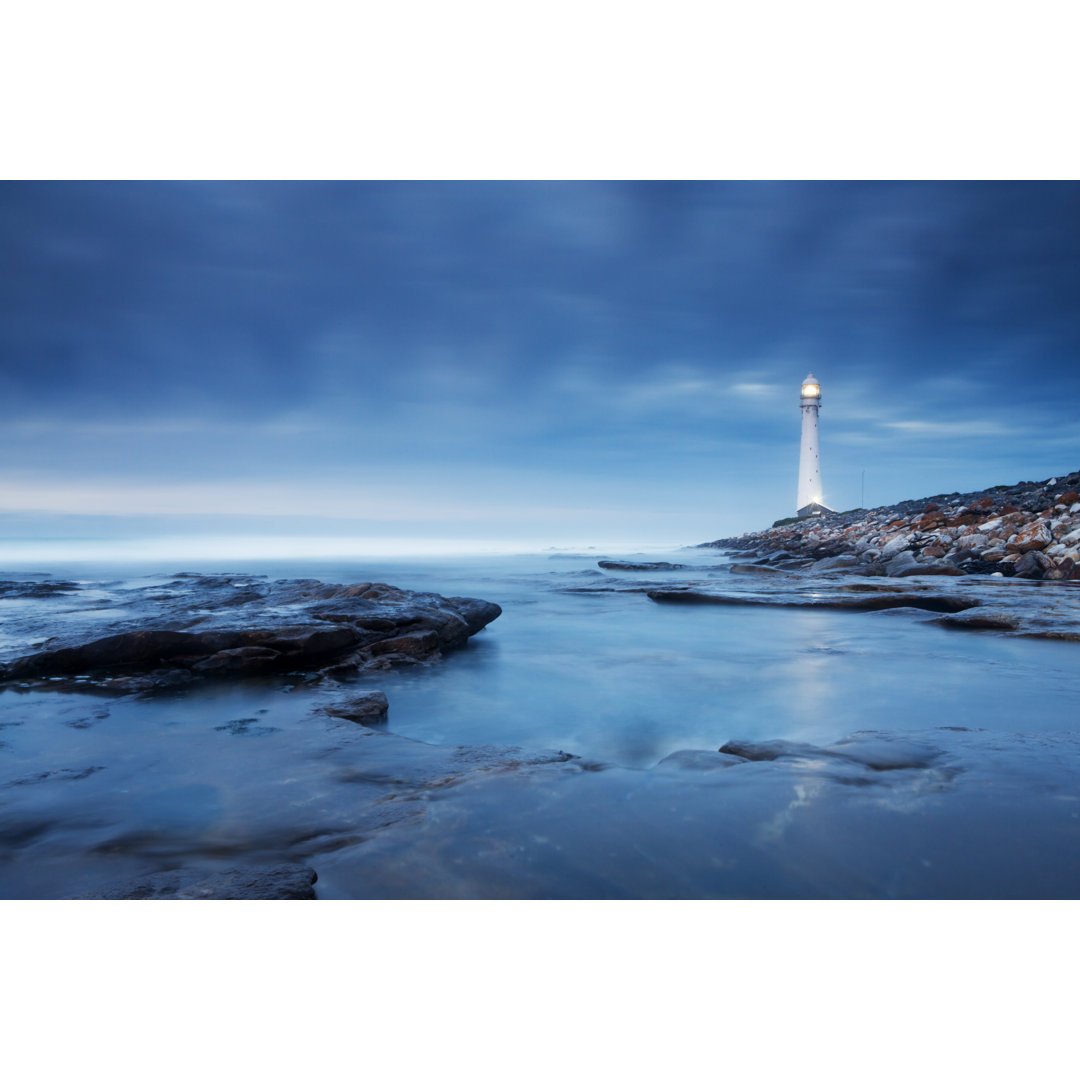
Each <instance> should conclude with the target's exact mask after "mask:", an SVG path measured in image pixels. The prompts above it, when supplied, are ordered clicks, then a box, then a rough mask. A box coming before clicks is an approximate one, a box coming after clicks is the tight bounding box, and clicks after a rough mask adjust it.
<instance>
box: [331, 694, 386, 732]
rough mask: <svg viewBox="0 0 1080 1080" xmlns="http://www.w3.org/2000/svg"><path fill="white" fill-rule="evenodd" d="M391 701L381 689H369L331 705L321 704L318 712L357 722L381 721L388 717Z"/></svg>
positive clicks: (370, 722)
mask: <svg viewBox="0 0 1080 1080" xmlns="http://www.w3.org/2000/svg"><path fill="white" fill-rule="evenodd" d="M389 710H390V703H389V702H388V701H387V700H386V695H385V694H384V693H383V692H382V691H381V690H369V691H368V692H367V693H365V694H354V695H353V696H352V697H349V698H345V699H343V700H341V701H335V702H333V704H330V705H321V706H320V707H319V708H318V710H317V711H318V712H320V713H322V714H323V715H324V716H334V717H337V718H338V719H341V720H352V721H354V722H355V723H357V724H372V723H379V722H380V721H383V720H385V719H386V714H387V713H388V712H389Z"/></svg>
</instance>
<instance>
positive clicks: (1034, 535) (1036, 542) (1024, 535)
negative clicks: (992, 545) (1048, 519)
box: [1005, 521, 1052, 555]
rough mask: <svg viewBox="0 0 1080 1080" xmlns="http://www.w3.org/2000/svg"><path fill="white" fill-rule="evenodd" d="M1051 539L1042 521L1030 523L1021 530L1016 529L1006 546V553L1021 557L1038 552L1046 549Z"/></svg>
mask: <svg viewBox="0 0 1080 1080" xmlns="http://www.w3.org/2000/svg"><path fill="white" fill-rule="evenodd" d="M1051 540H1052V537H1051V535H1050V530H1049V529H1048V528H1047V527H1046V525H1045V523H1044V522H1042V521H1032V522H1030V523H1029V524H1027V525H1025V526H1024V527H1023V528H1021V529H1017V531H1016V535H1015V537H1013V539H1012V540H1010V541H1009V543H1008V544H1006V545H1005V546H1006V548H1007V550H1008V551H1010V552H1011V553H1013V554H1015V555H1023V554H1026V553H1027V552H1029V551H1040V550H1042V549H1043V548H1044V547H1048V546H1049V544H1050V542H1051Z"/></svg>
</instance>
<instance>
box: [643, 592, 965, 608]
mask: <svg viewBox="0 0 1080 1080" xmlns="http://www.w3.org/2000/svg"><path fill="white" fill-rule="evenodd" d="M646 595H647V596H648V597H649V599H650V600H655V601H656V602H657V603H659V604H722V605H731V606H762V607H812V608H830V609H833V610H836V611H887V610H889V609H891V608H917V609H919V610H921V611H938V612H954V611H966V610H967V609H968V608H972V607H976V606H978V604H979V600H978V599H977V598H975V597H960V596H948V595H940V596H935V595H927V594H925V593H915V592H912V593H903V592H892V593H879V592H876V591H875V592H873V593H870V594H864V595H858V596H850V595H836V594H833V595H828V596H821V595H818V594H816V593H815V594H811V595H793V594H791V593H784V594H774V595H768V596H749V595H738V594H724V593H712V592H708V593H706V592H701V591H699V590H695V589H651V590H650V591H649V592H648V593H647V594H646Z"/></svg>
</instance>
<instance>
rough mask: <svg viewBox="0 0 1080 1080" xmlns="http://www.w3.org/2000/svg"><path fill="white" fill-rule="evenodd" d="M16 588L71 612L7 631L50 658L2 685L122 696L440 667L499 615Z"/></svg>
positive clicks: (398, 602)
mask: <svg viewBox="0 0 1080 1080" xmlns="http://www.w3.org/2000/svg"><path fill="white" fill-rule="evenodd" d="M8 584H12V583H8ZM13 584H15V585H17V586H18V587H19V591H18V592H17V593H16V594H13V595H19V596H26V595H31V596H37V595H38V594H37V593H35V592H33V590H34V589H36V588H47V589H49V590H52V591H50V592H49V593H48V595H50V596H52V595H53V593H54V592H56V591H59V592H61V593H62V594H63V595H64V597H65V599H66V600H67V605H68V606H67V607H65V608H61V609H54V610H51V611H41V610H38V611H36V612H35V613H33V615H31V616H29V617H27V618H26V619H25V620H24V621H23V626H22V627H20V625H19V620H18V618H17V617H16V618H15V619H12V620H9V622H8V624H7V625H8V627H9V628H10V629H12V630H18V629H20V628H21V629H23V631H24V636H25V637H27V638H31V637H33V636H36V634H37V633H41V634H42V635H43V636H44V638H45V640H44V641H43V642H39V643H38V644H43V645H45V646H46V647H45V648H41V649H39V651H36V652H31V653H28V654H25V655H16V656H13V657H11V658H9V659H7V661H6V663H4V664H3V665H2V666H0V684H3V683H11V682H17V683H20V684H24V685H34V684H39V683H41V682H43V681H49V682H51V683H57V682H62V681H63V680H70V681H71V682H72V684H73V685H78V686H81V687H83V688H94V687H96V688H99V689H107V690H111V691H116V692H121V693H132V692H140V691H149V690H161V689H176V688H179V687H183V686H185V685H187V684H189V683H191V682H193V681H195V680H201V679H214V678H217V679H220V678H245V677H251V676H264V675H282V674H297V673H303V674H305V675H312V674H321V675H331V676H339V677H340V676H348V675H349V674H355V673H356V672H359V671H364V670H373V669H374V670H386V669H388V668H390V667H392V666H394V665H396V664H413V663H420V662H427V661H433V660H438V659H439V658H440V657H441V656H442V654H443V652H444V651H447V650H450V649H455V648H458V647H460V646H462V645H464V644H465V642H466V641H467V640H468V638H469V637H470V636H471V635H473V634H475V633H477V632H479V631H480V630H482V629H483V628H484V627H485V626H486V625H487V624H488V623H490V622H491V621H492V620H493V619H496V618H497V617H498V616H499V614H500V613H501V609H500V608H499V606H498V605H497V604H492V603H489V602H487V601H485V600H478V599H473V598H468V597H445V596H439V595H437V594H435V593H419V592H409V591H407V590H403V589H398V588H395V587H394V586H391V585H386V584H381V583H361V584H355V585H333V584H325V583H323V582H320V581H315V580H280V581H267V580H265V579H260V578H256V577H251V576H243V575H235V576H233V575H198V574H179V575H176V576H175V577H174V578H173V579H172V580H171V581H169V582H167V583H166V584H163V585H153V586H145V587H142V588H112V589H110V588H109V587H107V586H97V587H90V588H86V589H82V588H80V586H78V585H76V584H73V583H70V582H61V583H52V582H44V583H43V582H23V583H13ZM27 590H31V591H30V592H29V593H28V592H27ZM88 613H92V614H93V615H94V616H95V620H94V621H95V622H97V623H98V626H97V630H98V632H97V633H95V634H93V635H90V634H89V633H88V632H87V631H86V629H85V628H84V626H85V622H86V619H85V616H86V615H87V614H88ZM35 620H36V622H35ZM104 629H109V630H111V632H109V633H101V632H100V631H101V630H104ZM8 651H9V652H10V651H11V648H9V650H8Z"/></svg>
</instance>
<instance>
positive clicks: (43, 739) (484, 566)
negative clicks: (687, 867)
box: [0, 552, 1080, 896]
mask: <svg viewBox="0 0 1080 1080" xmlns="http://www.w3.org/2000/svg"><path fill="white" fill-rule="evenodd" d="M597 557H598V554H597V553H588V554H582V555H579V556H569V555H566V554H559V555H557V556H554V557H553V556H551V555H536V556H503V557H494V558H486V559H478V558H456V559H449V560H444V561H441V562H436V561H434V560H424V561H419V560H401V561H398V562H379V563H373V562H370V561H366V562H351V563H316V562H292V563H252V564H248V565H239V564H235V563H231V564H230V565H228V566H213V567H200V566H178V565H176V566H157V567H146V566H143V567H139V568H137V573H136V572H134V571H133V569H132V568H131V567H121V566H110V565H103V564H102V565H87V564H82V565H73V566H54V567H51V568H50V569H51V571H52V573H53V576H54V578H56V579H68V580H76V581H80V582H112V585H111V586H110V587H109V588H106V589H104V590H102V589H97V588H94V589H89V588H88V589H87V591H85V592H84V593H79V594H68V595H58V596H53V597H49V598H46V599H40V600H25V599H0V618H3V620H4V621H3V623H2V624H0V632H2V634H3V636H2V637H0V649H2V651H3V654H4V657H5V658H9V657H10V656H12V655H18V654H19V653H20V651H30V650H29V649H28V648H25V646H26V645H29V643H30V642H31V641H35V640H40V637H41V635H42V634H45V633H47V630H48V626H49V624H50V620H53V621H55V619H56V616H57V613H59V612H68V613H70V614H71V616H72V617H74V618H77V619H79V620H80V621H83V622H85V625H86V629H87V631H88V632H92V631H93V626H94V622H95V620H98V619H100V618H102V617H104V614H107V609H104V608H102V607H101V605H102V604H103V603H104V602H106V601H107V600H108V599H109V597H110V596H113V597H115V595H116V590H117V588H118V587H120V588H122V587H123V584H125V583H126V584H129V585H131V584H136V583H139V584H145V583H146V579H147V577H148V576H149V577H151V579H152V580H155V581H161V582H164V581H166V580H168V579H167V577H165V576H164V575H166V574H171V573H173V572H175V571H177V570H192V569H194V570H200V571H202V570H205V571H206V572H218V571H222V572H244V573H254V574H265V575H267V576H268V577H270V578H272V579H273V578H281V577H305V578H319V579H321V580H324V581H333V582H345V583H347V582H357V581H362V580H376V581H387V582H389V583H391V584H394V585H398V586H400V587H402V588H407V589H417V590H424V591H434V592H440V593H443V594H444V595H464V596H477V597H481V598H483V599H487V600H493V601H495V602H497V603H499V604H501V605H502V607H503V614H502V616H501V617H500V618H499V619H497V620H496V621H495V622H494V623H492V624H491V625H490V626H489V627H488V628H487V629H486V630H484V631H482V632H481V633H480V634H478V635H477V636H475V637H474V638H473V639H472V640H471V641H470V643H469V645H468V646H467V647H466V648H464V649H462V650H459V651H458V652H457V653H453V654H451V655H449V656H448V657H447V658H446V659H445V661H444V662H442V663H440V664H437V665H435V666H432V667H427V666H419V667H411V668H405V669H398V670H395V671H392V672H387V673H383V674H380V675H379V676H377V677H376V676H365V677H363V679H362V680H360V686H361V688H363V689H381V690H384V691H385V692H386V694H387V696H388V698H389V700H390V715H389V722H388V725H387V730H388V731H390V732H392V733H395V734H399V735H403V736H407V737H408V738H409V739H412V740H419V741H421V742H424V743H429V744H436V745H445V746H448V747H449V746H462V745H467V746H476V745H481V744H502V745H511V746H518V747H524V748H526V749H530V750H547V749H553V750H562V751H566V752H569V753H571V754H575V755H581V756H583V757H584V758H587V759H593V760H596V761H599V762H606V763H611V764H614V765H619V766H623V767H626V768H629V769H633V770H641V769H649V768H650V767H652V766H654V765H655V764H656V763H657V762H658V761H660V759H662V758H664V757H666V756H667V755H668V754H670V753H672V752H674V751H676V750H680V749H684V748H700V749H709V750H715V749H716V748H717V747H719V746H720V745H721V744H722V743H724V742H725V741H727V740H728V739H733V738H738V739H746V740H763V739H791V740H798V741H805V742H811V743H816V744H825V743H830V742H833V741H835V740H837V739H839V738H841V737H843V736H844V735H846V734H848V733H850V732H852V731H856V730H860V729H880V730H885V731H891V732H904V731H922V730H925V729H927V728H934V727H943V726H955V727H971V728H978V729H981V730H983V731H986V732H990V733H995V732H999V733H1001V734H1003V735H1012V734H1014V733H1017V732H1024V733H1051V732H1058V731H1074V730H1077V729H1078V728H1080V682H1078V680H1077V676H1078V674H1080V645H1078V644H1076V643H1073V642H1057V641H1045V640H1035V639H1026V638H1021V637H1010V636H1007V635H1002V634H996V633H979V634H975V633H966V634H964V633H956V632H950V631H947V630H945V629H943V628H942V627H940V626H938V625H935V624H934V623H933V619H934V618H935V616H934V615H933V614H931V613H928V612H924V611H917V610H911V609H898V610H887V611H857V612H849V611H834V610H827V609H813V608H785V607H719V606H718V607H711V606H700V607H698V606H673V605H672V606H669V605H664V604H657V603H654V602H653V601H651V600H650V599H649V598H648V597H647V596H646V595H645V594H644V592H620V591H596V592H581V591H575V590H579V589H582V588H592V589H605V588H611V589H624V588H635V589H636V588H643V587H644V585H645V583H649V584H650V585H665V586H666V585H675V584H680V583H688V582H693V583H696V584H698V585H706V586H708V585H710V584H711V585H713V586H716V585H722V586H723V588H724V589H725V590H729V591H731V590H741V591H742V592H743V593H745V594H746V595H748V596H749V595H755V594H760V595H775V594H776V593H777V592H778V591H782V590H784V589H786V588H789V587H790V581H789V579H787V578H786V577H785V578H780V577H777V578H775V579H773V578H772V576H771V575H770V576H768V577H769V579H768V580H764V578H765V575H761V576H759V575H745V576H743V575H733V574H731V573H730V572H729V571H728V569H727V566H726V560H725V559H724V558H723V557H722V556H718V555H717V553H715V552H692V553H688V552H676V553H672V554H670V555H668V556H666V558H668V559H670V560H671V561H673V562H683V563H692V564H693V565H694V569H692V570H689V571H679V572H652V573H649V572H621V571H610V572H604V571H601V570H599V569H598V567H597V565H596V561H597ZM649 558H650V559H656V558H657V556H656V555H650V556H649ZM29 569H30V568H25V567H23V568H18V567H16V568H8V569H7V570H5V571H3V572H0V577H4V578H9V579H10V578H13V577H15V576H16V575H17V574H18V572H19V571H20V570H21V571H28V570H29ZM155 575H156V576H155ZM804 584H805V582H804ZM906 584H908V585H910V583H906ZM1024 585H1025V583H1022V582H1015V583H1012V582H1010V583H1002V582H986V581H982V582H974V581H971V580H965V579H950V580H947V581H935V582H933V583H931V585H927V586H926V587H927V588H931V587H932V588H933V590H934V591H939V592H940V591H950V590H952V591H956V590H969V591H970V590H972V589H977V590H982V591H983V592H986V590H991V589H998V590H1002V589H1007V590H1010V591H1009V596H1015V595H1021V593H1020V590H1022V589H1023V588H1024ZM1047 595H1049V594H1044V593H1043V592H1040V593H1038V594H1036V593H1035V592H1033V591H1032V592H1030V596H1031V602H1032V603H1034V602H1036V600H1037V601H1038V602H1039V603H1041V604H1043V605H1045V604H1046V603H1047V598H1046V597H1047ZM1054 595H1058V594H1054ZM1061 595H1065V594H1064V593H1062V594H1061ZM1067 599H1069V601H1070V602H1071V601H1072V599H1073V597H1072V596H1071V595H1070V596H1069V597H1068V598H1067ZM35 620H36V621H35ZM327 693H328V691H327V689H326V688H325V687H320V686H316V685H311V686H308V685H303V684H300V685H297V684H295V683H294V682H289V681H287V680H257V681H249V682H247V683H240V684H228V685H225V684H208V685H205V686H201V687H197V688H195V689H194V690H186V691H183V692H178V693H175V694H171V695H163V696H157V697H154V698H152V699H149V700H143V699H136V698H115V697H103V696H97V697H95V696H92V695H89V694H78V695H75V694H69V693H59V692H47V691H42V690H33V691H21V690H18V689H7V690H5V691H3V692H0V844H2V849H3V850H2V852H0V895H3V896H48V895H67V894H70V893H73V892H79V891H82V890H89V889H92V888H93V887H95V886H96V885H98V884H100V883H101V882H103V881H106V880H109V879H111V878H115V877H117V876H122V875H124V874H135V873H141V872H145V871H147V870H148V869H157V868H160V867H164V866H173V865H177V864H178V863H184V864H187V863H189V862H190V861H191V860H193V859H214V858H223V857H227V856H229V855H237V854H240V855H243V857H245V858H255V857H262V856H265V857H266V858H270V859H273V858H274V857H280V855H281V853H282V852H286V853H290V857H292V853H296V852H301V853H303V852H304V851H305V849H304V844H305V843H306V842H307V841H306V840H305V838H306V837H311V836H325V835H326V834H328V833H331V832H334V831H335V830H337V833H340V834H341V835H344V836H348V835H349V834H350V829H353V831H355V828H354V826H353V825H351V824H350V823H349V820H348V818H349V794H348V792H349V788H348V786H347V783H351V782H352V781H347V778H346V779H343V777H345V773H344V772H343V770H346V771H347V770H352V772H351V773H349V775H350V776H352V775H353V774H354V773H355V770H356V768H358V767H359V766H358V765H357V764H356V762H357V760H359V759H357V758H356V755H357V754H358V753H359V752H360V751H359V749H358V747H359V742H358V740H359V738H360V736H359V733H358V732H359V729H357V728H356V727H355V725H352V724H349V723H348V722H344V721H334V720H328V719H325V718H321V717H318V716H315V715H312V708H313V706H315V705H317V704H318V703H319V702H320V701H322V700H325V698H326V695H327ZM398 742H400V740H398ZM382 745H388V744H386V742H385V740H384V743H383V744H382ZM406 745H407V744H406ZM1048 745H1050V744H1049V743H1048ZM386 752H387V753H389V754H390V758H388V759H387V760H388V761H393V753H397V752H398V751H392V752H391V751H386ZM401 752H404V751H401ZM1048 753H1050V754H1051V757H1052V753H1053V752H1052V751H1050V752H1048ZM1048 760H1049V759H1048ZM388 768H389V766H388ZM611 775H613V776H614V775H618V774H611ZM376 782H379V783H389V782H390V780H380V781H375V780H370V778H368V779H366V780H365V783H376ZM500 783H502V781H500ZM506 783H509V781H506ZM595 783H596V784H597V785H598V786H604V785H606V787H607V788H611V789H612V790H615V789H619V785H620V782H619V781H618V780H615V779H609V780H605V781H603V783H602V785H601V782H600V781H596V782H595ZM676 783H677V781H672V780H669V779H663V780H656V781H655V782H654V787H655V788H656V790H664V791H666V790H668V788H669V787H670V786H672V785H673V784H676ZM598 789H599V787H598V788H597V790H598ZM574 790H576V791H577V790H581V789H580V788H575V789H574ZM589 790H590V791H591V790H594V789H592V788H590V789H589ZM619 797H620V798H622V797H623V796H619ZM587 801H588V804H589V806H590V807H591V808H592V809H591V813H593V814H595V813H596V809H597V805H598V804H597V802H596V800H595V799H591V798H590V800H587ZM463 805H464V804H463ZM328 822H330V823H331V825H328ZM459 842H460V838H459ZM335 843H342V844H343V843H345V841H344V840H340V839H339V840H338V841H335ZM311 851H314V852H315V854H316V855H317V852H318V846H317V845H316V847H315V848H312V849H311ZM308 854H310V852H308ZM316 865H317V864H316ZM344 880H348V878H347V875H346V878H345V879H344ZM339 887H343V886H339ZM736 891H737V890H736ZM361 892H363V890H359V889H357V890H356V894H357V895H359V894H361ZM374 892H377V890H374ZM374 892H373V893H372V894H374ZM684 892H686V891H685V890H684ZM706 892H707V890H706ZM827 892H828V891H827V890H826V893H827ZM344 894H345V895H347V894H348V891H347V890H346V892H345V893H344ZM553 894H558V895H562V894H563V893H560V892H559V891H558V890H557V889H556V890H555V891H554V893H553ZM572 894H573V892H572V889H571V892H570V893H569V894H567V895H572ZM624 894H627V895H632V894H633V886H631V885H627V886H626V887H625V889H624V890H623V891H620V890H618V889H616V890H614V891H613V892H612V893H610V895H624ZM653 894H654V893H650V895H653ZM686 894H694V893H693V890H690V891H688V892H686ZM739 894H740V895H750V894H752V890H751V891H750V892H746V893H739ZM777 894H778V895H780V894H785V893H784V890H783V889H781V890H780V891H779V893H777Z"/></svg>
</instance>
